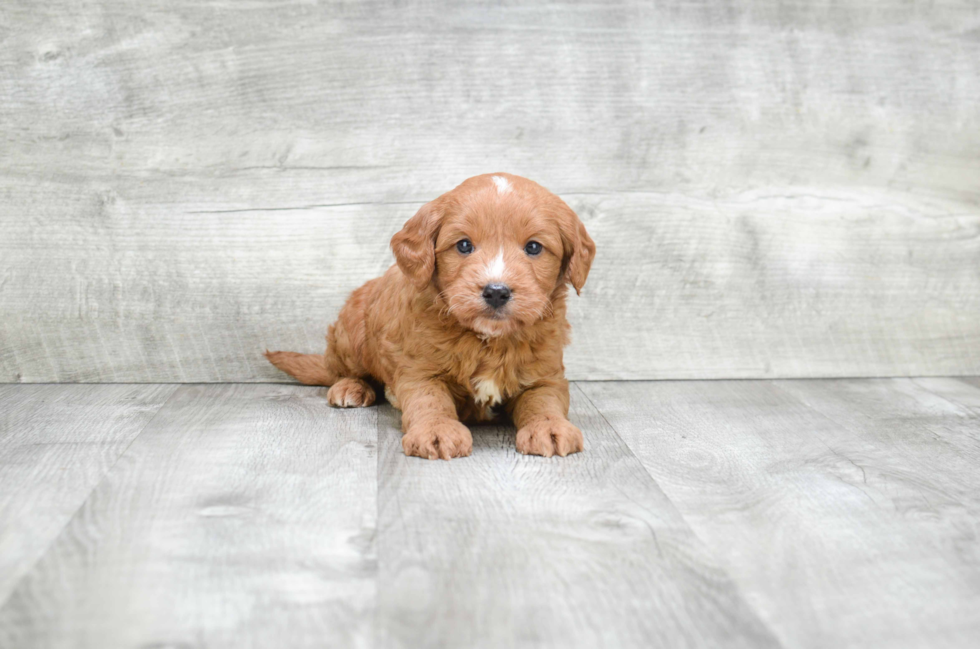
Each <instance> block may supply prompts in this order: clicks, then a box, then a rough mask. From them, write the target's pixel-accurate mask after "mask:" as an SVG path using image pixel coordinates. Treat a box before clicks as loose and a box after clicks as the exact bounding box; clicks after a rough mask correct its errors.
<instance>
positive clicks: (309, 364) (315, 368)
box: [265, 351, 337, 385]
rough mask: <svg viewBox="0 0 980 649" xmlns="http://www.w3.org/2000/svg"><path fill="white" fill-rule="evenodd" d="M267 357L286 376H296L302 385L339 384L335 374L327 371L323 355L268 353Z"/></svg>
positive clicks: (266, 353)
mask: <svg viewBox="0 0 980 649" xmlns="http://www.w3.org/2000/svg"><path fill="white" fill-rule="evenodd" d="M265 357H266V358H268V359H269V362H270V363H272V364H273V365H275V366H276V367H278V368H279V369H281V370H282V371H283V372H285V373H286V374H290V375H292V376H295V377H296V378H297V379H298V380H299V381H300V383H305V384H307V385H333V384H334V383H336V382H337V377H336V376H334V373H333V372H331V371H330V370H329V369H327V359H326V357H325V356H324V355H323V354H297V353H296V352H270V351H266V352H265Z"/></svg>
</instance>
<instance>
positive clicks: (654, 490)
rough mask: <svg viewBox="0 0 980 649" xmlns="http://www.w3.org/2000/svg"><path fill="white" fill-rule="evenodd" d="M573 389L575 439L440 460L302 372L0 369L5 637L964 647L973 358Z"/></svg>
mask: <svg viewBox="0 0 980 649" xmlns="http://www.w3.org/2000/svg"><path fill="white" fill-rule="evenodd" d="M572 392H573V395H572V413H571V416H572V418H573V420H575V421H576V422H577V423H578V424H579V425H580V426H581V427H582V428H583V430H584V431H585V435H586V447H587V448H586V452H585V453H583V454H580V455H576V456H572V457H569V458H565V459H558V458H552V459H544V458H536V457H524V456H521V455H518V454H516V453H515V452H514V450H513V439H514V431H513V429H512V428H511V427H507V426H489V427H481V428H477V429H476V431H475V436H474V437H475V441H474V453H473V456H472V457H470V458H466V459H460V460H454V461H453V462H450V463H444V462H428V461H423V460H418V459H416V458H406V457H404V456H403V455H401V453H400V444H399V435H400V433H399V431H398V425H397V413H396V412H395V411H394V410H393V409H392V408H391V407H390V406H388V405H381V406H379V407H377V408H370V409H365V410H336V409H331V408H329V407H328V406H327V405H326V401H325V399H324V398H323V394H324V391H323V390H321V389H317V388H309V387H305V386H285V385H264V384H251V385H240V384H226V385H185V386H181V387H177V386H154V385H147V386H119V385H60V386H39V385H34V386H32V385H16V386H15V385H9V386H0V505H2V508H0V542H2V543H3V546H2V548H3V550H4V551H3V553H2V554H0V556H2V558H3V561H0V647H3V648H5V649H6V648H7V647H11V648H14V647H16V648H18V649H19V648H21V647H99V648H102V647H117V646H119V647H123V646H125V647H148V646H181V647H204V646H208V647H250V646H255V647H260V646H284V647H285V646H336V647H348V646H355V647H374V646H378V647H437V646H446V647H448V646H453V647H457V646H459V647H464V646H465V647H475V646H486V647H490V646H508V647H510V646H528V647H531V646H556V647H557V646H560V647H567V646H616V647H634V646H635V647H640V646H642V647H650V646H654V647H656V646H662V647H674V646H691V647H696V646H730V645H733V646H783V647H828V646H834V647H836V646H844V647H847V646H894V647H931V646H944V647H947V646H950V647H956V646H962V647H967V646H976V645H977V643H978V640H980V551H978V547H980V546H978V541H977V538H978V532H980V471H977V470H976V468H975V467H976V466H977V464H978V460H980V382H978V381H976V380H975V379H968V380H959V379H947V378H927V379H887V380H856V379H851V380H837V379H834V380H813V381H775V382H774V381H690V382H637V383H632V382H625V383H624V382H615V383H580V384H576V386H575V387H573V391H572ZM11 548H14V549H16V551H11Z"/></svg>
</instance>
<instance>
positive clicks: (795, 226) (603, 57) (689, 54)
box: [0, 0, 980, 382]
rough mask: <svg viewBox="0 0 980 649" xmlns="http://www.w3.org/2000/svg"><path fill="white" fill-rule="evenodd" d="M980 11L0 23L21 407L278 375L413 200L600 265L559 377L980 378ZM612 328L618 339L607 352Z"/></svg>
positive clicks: (332, 12)
mask: <svg viewBox="0 0 980 649" xmlns="http://www.w3.org/2000/svg"><path fill="white" fill-rule="evenodd" d="M978 33H980V6H978V5H977V4H976V3H974V2H968V1H965V0H964V1H952V2H945V3H943V4H942V6H925V5H922V4H921V3H908V2H905V1H903V0H882V1H881V2H875V3H872V4H867V3H863V4H862V3H857V4H855V3H838V2H830V0H826V1H824V0H821V1H817V2H809V3H803V4H800V3H797V4H792V5H787V4H785V3H777V2H771V1H769V0H754V1H752V0H744V1H740V2H721V1H720V0H699V1H696V2H685V3H683V4H680V5H675V4H672V5H670V6H668V5H663V6H656V5H653V4H650V3H641V2H627V3H621V4H616V5H609V4H606V3H598V4H597V3H591V4H590V3H577V2H559V3H547V4H527V3H523V4H520V5H499V6H467V5H462V4H459V3H452V2H448V1H421V2H412V3H404V4H401V3H399V4H389V3H385V2H374V1H369V2H363V3H355V4H350V3H339V2H320V3H306V2H289V3H285V4H284V3H272V2H265V1H261V0H260V1H256V2H249V3H247V4H245V5H241V4H240V3H233V4H229V3H226V2H218V1H214V2H197V1H195V2H191V1H190V0H178V1H175V2H166V3H164V2H161V1H160V0H149V1H147V2H141V3H139V4H138V5H137V4H132V3H125V2H119V1H117V0H98V1H96V2H90V3H85V4H81V5H80V4H78V3H74V2H69V1H68V0H55V1H53V2H48V3H44V4H43V5H41V4H38V3H36V2H30V1H28V0H13V1H11V2H5V3H4V4H3V6H2V7H0V43H2V44H3V47H2V48H0V123H2V124H3V125H4V129H3V133H2V135H0V137H2V144H3V146H0V230H2V232H3V236H0V312H2V313H3V317H2V319H0V381H28V382H30V381H114V382H115V381H262V380H280V379H281V377H279V376H278V375H277V374H275V372H274V371H273V369H272V368H271V367H269V366H267V365H266V364H265V363H264V362H263V361H262V359H261V357H260V356H259V352H261V351H262V349H264V347H265V346H266V345H268V346H274V347H281V348H286V349H303V350H317V349H319V348H320V347H321V345H322V337H323V331H324V329H325V327H326V325H327V324H328V323H329V321H330V320H331V319H332V318H334V317H335V316H336V313H337V310H338V309H339V307H340V304H341V303H342V302H343V299H344V297H345V296H346V295H347V294H348V293H349V292H350V291H351V290H353V289H354V288H356V287H357V286H358V285H359V284H360V283H361V282H363V281H364V280H366V279H368V278H370V277H373V276H375V275H376V274H378V273H379V272H381V271H382V270H383V269H384V268H385V267H386V266H387V264H388V263H390V256H389V254H388V251H387V242H388V239H389V238H390V236H391V235H392V233H393V232H395V231H396V229H397V228H398V227H399V226H400V224H401V223H402V222H403V221H404V220H405V219H406V218H408V217H409V216H410V215H411V214H412V213H413V211H414V210H415V208H416V207H417V206H419V205H421V204H422V203H423V202H424V201H426V200H429V199H431V198H433V197H434V196H436V195H438V194H439V193H441V192H443V191H445V190H447V189H448V188H450V187H452V186H453V185H455V184H456V183H458V182H459V181H460V180H462V179H463V178H466V177H468V176H470V175H473V174H475V173H480V172H486V171H492V170H509V171H513V172H515V173H519V174H522V175H526V176H529V177H532V178H534V179H536V180H539V181H540V182H542V183H543V184H545V185H546V186H548V187H550V188H552V189H554V190H555V191H557V192H558V193H560V194H561V195H562V196H563V197H565V198H566V199H567V200H568V201H569V202H570V203H571V204H572V205H573V207H575V208H576V209H577V210H578V211H579V212H580V214H581V215H582V216H583V218H584V220H585V221H586V223H587V225H588V227H589V229H590V231H591V232H592V233H593V236H594V238H595V239H596V241H597V243H598V245H599V256H598V258H597V261H596V264H595V266H594V271H593V276H592V277H591V278H590V280H589V283H588V285H587V286H586V292H585V294H584V296H583V297H582V298H581V299H576V300H573V301H572V306H571V319H572V321H573V324H574V326H575V342H574V344H573V346H572V347H571V348H570V350H569V353H568V357H567V366H568V374H569V376H570V377H571V378H579V379H584V378H589V379H615V378H627V379H642V378H696V377H706V378H718V377H790V376H833V375H861V376H873V375H936V374H947V375H958V374H977V373H980V356H978V353H977V351H976V350H977V349H980V319H978V318H976V317H975V314H976V313H978V312H980V275H978V274H977V268H978V267H980V191H978V188H977V184H976V179H977V178H978V177H980V159H978V157H977V156H976V151H977V148H978V146H980V111H978V110H977V109H976V106H977V105H980V81H978V80H980V38H978V37H977V34H978ZM610 332H615V335H610Z"/></svg>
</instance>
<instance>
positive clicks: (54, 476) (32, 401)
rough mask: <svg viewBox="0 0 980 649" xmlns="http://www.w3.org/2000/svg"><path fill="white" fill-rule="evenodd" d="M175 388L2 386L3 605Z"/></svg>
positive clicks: (0, 530) (0, 556) (0, 512)
mask: <svg viewBox="0 0 980 649" xmlns="http://www.w3.org/2000/svg"><path fill="white" fill-rule="evenodd" d="M175 389H176V386H170V385H164V386H158V385H145V386H143V385H113V386H100V385H95V386H92V385H30V386H28V385H3V386H0V605H2V604H3V602H5V601H6V600H7V597H8V596H9V595H10V593H11V592H12V591H13V589H14V586H15V585H16V584H17V582H18V581H19V580H20V578H21V577H23V576H24V575H25V574H26V573H27V571H28V570H30V568H31V567H32V566H33V565H34V563H35V562H36V561H37V560H38V559H40V558H41V555H42V554H43V553H44V551H45V549H47V547H48V545H49V544H50V543H51V542H53V541H54V539H55V538H56V537H57V536H58V533H59V532H60V531H61V529H62V528H63V527H64V526H65V524H66V523H67V522H68V521H69V520H70V519H71V517H72V515H73V514H74V513H75V511H76V510H77V509H78V508H79V507H80V506H81V505H82V503H83V502H85V499H86V498H88V495H89V493H90V492H91V491H92V489H93V488H94V487H95V486H96V485H97V484H98V483H99V481H100V480H101V479H102V478H103V476H104V475H105V473H106V472H107V471H108V470H109V468H110V467H111V466H112V465H113V464H114V463H115V462H116V460H117V459H118V458H119V456H120V455H121V454H122V453H123V451H125V450H126V447H127V446H129V444H130V443H131V442H132V441H133V439H135V438H136V436H137V435H138V434H139V432H140V431H141V430H142V429H143V427H144V426H145V425H146V424H147V422H149V421H150V419H151V418H152V417H153V415H154V414H155V413H156V412H157V410H159V409H160V407H161V406H162V405H163V404H164V402H165V401H166V400H167V398H168V397H170V395H171V394H172V393H173V391H174V390H175Z"/></svg>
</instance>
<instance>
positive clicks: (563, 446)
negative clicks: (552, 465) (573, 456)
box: [517, 419, 583, 457]
mask: <svg viewBox="0 0 980 649" xmlns="http://www.w3.org/2000/svg"><path fill="white" fill-rule="evenodd" d="M582 448H583V443H582V431H580V430H579V429H578V427H577V426H575V424H573V423H572V422H570V421H568V420H567V419H539V420H537V421H532V422H531V423H529V424H528V425H526V426H524V427H523V428H521V429H520V430H519V431H517V450H518V451H520V452H521V453H523V454H524V455H543V456H545V457H551V456H552V455H555V454H557V455H560V456H562V457H565V456H566V455H568V454H570V453H578V452H579V451H581V450H582Z"/></svg>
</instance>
